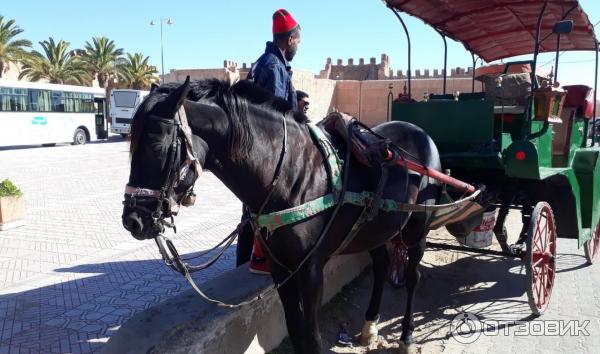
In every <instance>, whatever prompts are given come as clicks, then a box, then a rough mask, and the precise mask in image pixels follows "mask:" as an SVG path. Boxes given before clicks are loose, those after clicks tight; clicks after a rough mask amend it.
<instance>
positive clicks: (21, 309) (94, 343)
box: [0, 247, 235, 353]
mask: <svg viewBox="0 0 600 354" xmlns="http://www.w3.org/2000/svg"><path fill="white" fill-rule="evenodd" d="M152 251H154V248H152ZM195 255H197V253H191V254H186V255H184V257H189V256H195ZM234 259H235V247H232V248H230V249H228V250H227V252H226V253H225V254H224V255H223V257H222V258H221V259H220V260H219V261H218V262H217V263H215V264H214V265H213V267H212V268H210V270H209V272H208V273H202V272H200V273H197V274H195V276H194V279H196V280H197V281H199V282H202V281H204V280H207V279H210V278H213V277H214V276H217V275H218V274H221V273H222V272H223V271H225V270H228V269H231V268H232V267H233V262H234ZM207 260H208V257H201V258H199V259H197V260H196V261H197V262H199V263H200V262H203V261H207ZM54 271H55V272H58V273H62V274H60V275H56V273H51V274H49V275H48V276H47V277H48V278H49V279H52V278H53V277H54V278H55V279H56V281H54V282H53V284H52V285H49V286H44V287H39V288H35V289H31V290H26V291H21V292H13V293H7V294H3V295H0V320H1V322H0V323H1V325H2V327H0V328H1V329H2V332H0V335H1V337H0V352H2V353H4V352H10V353H12V352H19V353H20V352H23V353H67V352H75V353H92V352H98V351H99V350H100V348H101V347H102V345H103V344H104V343H105V342H106V341H107V340H108V338H109V337H110V336H112V335H113V334H114V333H115V332H116V331H117V330H118V328H119V327H120V325H122V324H123V323H124V322H125V321H127V320H128V319H129V318H131V317H132V316H133V315H134V314H136V313H137V312H140V311H143V310H145V309H148V308H150V307H152V306H154V305H156V304H158V303H160V302H162V301H164V300H166V299H168V298H171V297H172V296H174V295H175V294H177V293H179V292H181V291H183V290H188V289H189V285H188V284H187V282H186V281H185V279H184V278H183V277H182V276H181V275H179V274H178V273H175V272H174V271H172V270H171V269H170V268H168V267H167V266H166V265H165V264H164V263H163V261H162V260H158V259H146V260H136V261H122V262H105V263H95V264H83V265H77V266H74V267H69V268H60V269H55V270H54ZM74 338H75V339H76V340H73V339H74Z"/></svg>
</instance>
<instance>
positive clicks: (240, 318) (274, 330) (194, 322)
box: [102, 253, 369, 354]
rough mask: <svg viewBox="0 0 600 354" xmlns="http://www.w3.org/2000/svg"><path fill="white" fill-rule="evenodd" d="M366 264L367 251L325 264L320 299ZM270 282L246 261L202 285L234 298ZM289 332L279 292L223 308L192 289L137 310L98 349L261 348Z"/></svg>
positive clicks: (257, 350)
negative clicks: (244, 263)
mask: <svg viewBox="0 0 600 354" xmlns="http://www.w3.org/2000/svg"><path fill="white" fill-rule="evenodd" d="M368 264H369V257H368V255H367V254H366V253H364V254H360V255H350V256H338V257H336V258H334V259H333V260H331V261H330V262H329V263H328V264H327V266H326V267H325V270H324V277H325V289H324V294H323V302H324V303H325V302H327V301H329V300H330V299H331V298H333V296H334V295H335V294H337V293H338V292H339V291H340V290H341V289H342V287H343V286H344V285H346V284H348V283H349V282H350V281H352V280H353V279H354V278H356V277H357V276H358V275H359V274H360V273H361V271H362V270H363V269H364V268H365V267H366V266H367V265H368ZM271 285H272V281H271V279H270V277H265V276H256V275H252V274H250V273H249V272H248V268H247V267H241V268H238V269H233V270H231V271H229V272H226V273H224V274H223V275H221V276H219V277H217V278H215V279H212V280H210V281H207V282H205V283H203V284H202V285H201V286H200V288H201V289H203V290H205V292H206V293H207V294H208V295H209V296H211V297H215V298H217V299H221V300H222V301H224V302H230V303H237V302H240V301H241V300H244V299H248V298H251V297H253V296H256V295H257V294H259V293H260V292H263V291H265V290H266V289H267V288H268V287H270V286H271ZM286 336H287V330H286V327H285V320H284V315H283V308H282V306H281V302H280V301H279V296H278V294H277V292H272V293H270V294H269V295H268V296H266V297H265V298H263V299H262V300H261V301H257V302H255V303H253V304H251V305H248V306H244V307H241V308H239V309H234V310H232V309H226V308H222V307H218V306H216V305H212V304H210V303H208V302H206V301H204V300H202V299H201V298H200V297H199V296H198V295H197V294H196V293H195V292H193V290H189V291H186V292H183V293H181V294H179V295H177V296H175V297H173V298H172V299H169V300H167V301H165V302H163V303H160V304H158V305H157V306H155V307H152V308H150V309H148V310H146V311H143V312H141V313H138V314H137V315H135V316H134V317H133V318H131V319H130V320H129V321H127V322H126V323H125V324H123V326H122V327H121V328H120V329H119V331H118V332H117V333H116V334H115V335H114V336H113V337H112V338H111V339H110V340H109V341H108V343H107V344H106V345H105V346H104V347H103V348H102V353H104V354H112V353H115V354H116V353H118V354H123V353H228V354H235V353H264V352H266V351H270V350H272V349H274V348H276V347H277V346H278V345H279V344H280V343H281V341H282V340H283V339H284V338H285V337H286Z"/></svg>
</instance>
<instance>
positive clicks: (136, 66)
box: [119, 53, 158, 90]
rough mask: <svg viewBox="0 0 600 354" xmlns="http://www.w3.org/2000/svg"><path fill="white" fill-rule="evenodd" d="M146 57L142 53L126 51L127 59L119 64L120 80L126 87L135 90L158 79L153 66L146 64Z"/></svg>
mask: <svg viewBox="0 0 600 354" xmlns="http://www.w3.org/2000/svg"><path fill="white" fill-rule="evenodd" d="M148 59H149V58H148V57H144V56H143V55H142V53H135V54H133V55H132V54H130V53H127V59H125V61H124V62H123V63H122V64H121V65H120V68H119V75H120V79H121V81H122V82H123V83H124V84H125V85H126V86H128V87H131V88H133V89H136V90H142V89H147V88H149V87H150V85H151V84H152V83H153V82H156V81H157V80H158V77H157V76H156V74H157V73H158V71H157V70H156V67H155V66H152V65H148Z"/></svg>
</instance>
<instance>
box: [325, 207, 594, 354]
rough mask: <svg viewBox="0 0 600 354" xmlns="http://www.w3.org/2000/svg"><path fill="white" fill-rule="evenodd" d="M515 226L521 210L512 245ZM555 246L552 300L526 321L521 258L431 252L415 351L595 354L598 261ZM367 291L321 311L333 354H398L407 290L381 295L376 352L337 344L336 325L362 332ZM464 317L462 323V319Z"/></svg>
mask: <svg viewBox="0 0 600 354" xmlns="http://www.w3.org/2000/svg"><path fill="white" fill-rule="evenodd" d="M520 225H521V221H520V217H519V215H518V213H514V214H513V213H512V212H511V215H510V217H509V222H508V227H509V234H510V235H512V237H511V238H509V241H513V242H514V241H515V240H516V238H517V235H518V232H519V230H520ZM442 230H443V229H442ZM429 238H430V240H431V239H433V240H435V241H441V242H454V241H453V240H451V236H449V235H448V234H447V233H446V232H444V231H434V232H432V233H431V234H430V235H429ZM494 248H496V249H499V246H498V245H497V244H495V245H494ZM557 249H558V256H557V274H556V278H555V286H554V289H553V292H552V298H551V301H550V304H549V307H548V310H547V311H546V313H544V315H543V316H541V317H537V318H536V317H534V316H531V310H530V308H529V305H528V303H527V295H526V293H525V291H526V287H527V286H528V280H527V278H526V277H525V270H524V268H523V267H522V263H521V261H519V260H516V259H507V258H503V257H493V256H475V255H472V254H468V253H463V252H451V253H450V252H447V251H440V250H434V249H429V250H428V251H427V254H426V256H425V259H424V262H423V263H422V282H421V283H420V285H419V288H418V290H417V295H416V304H415V325H416V329H415V332H414V335H415V340H416V342H417V343H418V344H417V347H418V352H419V353H421V354H441V353H443V354H455V353H461V354H467V353H468V354H470V353H473V354H481V353H488V354H503V353H528V354H529V353H532V354H533V353H536V354H547V353H554V354H565V353H569V354H570V353H578V354H579V353H590V354H592V353H599V352H600V305H599V303H600V264H594V265H592V266H588V265H587V264H586V260H585V257H584V255H583V250H582V249H578V248H577V241H576V240H572V239H559V240H558V248H557ZM370 292H371V276H370V274H368V275H367V276H365V277H363V278H360V279H359V280H358V281H356V282H355V283H354V286H351V287H348V288H346V292H345V293H344V294H343V295H339V296H338V297H337V298H336V299H335V300H334V303H332V304H330V305H328V307H326V308H328V309H329V310H327V311H326V313H325V314H324V315H323V316H322V332H323V333H324V338H325V341H326V345H327V346H328V348H330V350H331V351H333V352H336V353H372V352H373V353H379V354H387V353H397V349H396V348H397V346H398V344H397V343H398V341H399V339H400V334H401V320H402V316H403V314H404V307H405V301H406V291H405V289H395V288H392V287H389V286H388V287H386V289H385V292H384V298H383V302H382V314H381V321H380V323H381V325H380V333H379V334H380V336H381V337H380V341H379V343H378V344H377V345H375V347H376V349H373V348H371V350H372V351H368V350H367V349H366V348H364V347H354V348H348V347H341V346H336V345H335V338H336V334H337V332H338V330H339V324H340V323H342V322H347V323H348V328H349V330H350V331H351V332H352V333H356V332H358V331H360V328H361V326H362V322H363V319H364V312H365V309H366V307H367V305H368V299H369V296H370ZM465 315H466V317H465ZM463 319H466V321H465V322H461V320H463ZM461 323H463V324H461ZM453 325H454V326H456V327H453ZM453 328H459V329H460V330H459V332H458V335H456V334H454V335H453V334H452V329H453ZM454 333H457V332H454Z"/></svg>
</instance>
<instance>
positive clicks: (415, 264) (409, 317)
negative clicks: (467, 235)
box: [400, 234, 425, 353]
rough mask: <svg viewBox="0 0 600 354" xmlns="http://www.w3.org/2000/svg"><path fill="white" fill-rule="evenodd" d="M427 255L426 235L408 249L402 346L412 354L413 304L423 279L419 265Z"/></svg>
mask: <svg viewBox="0 0 600 354" xmlns="http://www.w3.org/2000/svg"><path fill="white" fill-rule="evenodd" d="M424 253H425V235H424V234H423V235H422V236H421V238H420V240H419V242H418V243H417V245H415V246H414V247H412V248H409V249H408V265H407V268H406V292H407V295H408V296H407V299H406V310H405V313H404V318H403V319H402V335H401V336H400V341H401V342H402V343H401V344H404V348H405V350H406V352H408V353H410V352H412V351H413V350H414V348H413V347H414V346H413V345H412V344H413V342H414V340H413V337H412V334H413V331H414V329H415V324H414V321H413V302H414V299H415V290H416V288H417V284H418V283H419V280H420V278H421V273H420V272H419V263H420V262H421V259H422V258H423V254H424Z"/></svg>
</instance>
